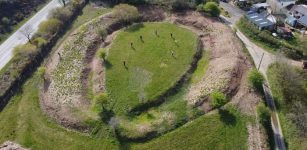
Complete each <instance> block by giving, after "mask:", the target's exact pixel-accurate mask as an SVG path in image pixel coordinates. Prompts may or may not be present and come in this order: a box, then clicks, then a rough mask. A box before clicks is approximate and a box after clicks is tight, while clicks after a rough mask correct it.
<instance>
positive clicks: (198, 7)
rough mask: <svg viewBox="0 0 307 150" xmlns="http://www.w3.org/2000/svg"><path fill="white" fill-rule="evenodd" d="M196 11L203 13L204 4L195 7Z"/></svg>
mask: <svg viewBox="0 0 307 150" xmlns="http://www.w3.org/2000/svg"><path fill="white" fill-rule="evenodd" d="M196 11H199V12H200V11H204V4H199V5H197V6H196Z"/></svg>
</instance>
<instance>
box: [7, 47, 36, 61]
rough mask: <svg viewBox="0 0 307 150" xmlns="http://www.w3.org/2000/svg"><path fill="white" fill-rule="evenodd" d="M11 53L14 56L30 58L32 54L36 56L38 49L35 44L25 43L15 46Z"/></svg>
mask: <svg viewBox="0 0 307 150" xmlns="http://www.w3.org/2000/svg"><path fill="white" fill-rule="evenodd" d="M13 53H14V56H16V57H30V58H31V59H32V58H33V57H34V56H36V54H37V53H38V50H37V48H36V46H35V45H33V44H31V43H27V44H24V45H18V46H16V47H15V48H14V51H13Z"/></svg>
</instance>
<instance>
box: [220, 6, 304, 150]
mask: <svg viewBox="0 0 307 150" xmlns="http://www.w3.org/2000/svg"><path fill="white" fill-rule="evenodd" d="M220 5H221V7H223V8H224V9H225V10H226V11H228V12H229V13H230V14H231V15H232V16H231V18H225V17H223V16H222V17H221V18H222V19H223V20H225V22H226V23H227V24H228V25H230V26H231V27H233V26H234V25H235V23H236V22H237V21H238V20H239V19H240V18H241V17H242V16H243V15H244V11H242V10H239V9H238V8H236V7H234V6H233V5H230V4H228V3H223V2H221V4H220ZM236 34H237V36H238V37H239V38H240V39H241V40H242V42H243V43H244V44H245V46H246V48H247V50H248V51H249V54H250V55H251V57H252V59H253V61H254V63H255V65H256V67H257V68H258V67H259V71H260V72H261V73H262V74H264V76H265V77H266V78H267V76H266V72H267V69H268V67H269V66H270V64H272V63H274V62H275V60H276V59H275V58H276V56H275V55H274V54H271V53H268V52H267V51H265V50H264V49H262V48H260V47H259V46H257V45H256V44H254V43H253V42H251V41H250V40H249V39H248V38H247V37H246V36H245V35H244V34H242V33H241V31H240V30H237V32H236ZM287 61H288V62H290V63H292V64H293V65H300V62H297V61H293V60H290V59H287ZM260 62H261V65H260V66H259V64H260ZM263 89H264V93H265V99H266V101H267V103H268V105H269V107H270V109H271V110H272V115H271V124H272V129H273V132H274V140H275V145H276V149H277V150H286V146H285V142H284V138H283V134H282V130H281V126H280V122H279V117H278V114H277V112H276V107H275V103H274V100H273V97H272V93H271V90H270V87H269V84H268V83H267V82H265V83H264V84H263Z"/></svg>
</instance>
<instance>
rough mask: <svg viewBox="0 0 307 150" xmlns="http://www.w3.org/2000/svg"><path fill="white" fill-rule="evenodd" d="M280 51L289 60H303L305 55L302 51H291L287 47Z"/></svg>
mask: <svg viewBox="0 0 307 150" xmlns="http://www.w3.org/2000/svg"><path fill="white" fill-rule="evenodd" d="M280 51H281V52H282V53H283V54H284V55H285V56H286V57H288V58H292V59H294V60H299V59H302V58H303V54H302V53H301V52H300V51H296V50H293V49H289V48H286V47H282V48H280Z"/></svg>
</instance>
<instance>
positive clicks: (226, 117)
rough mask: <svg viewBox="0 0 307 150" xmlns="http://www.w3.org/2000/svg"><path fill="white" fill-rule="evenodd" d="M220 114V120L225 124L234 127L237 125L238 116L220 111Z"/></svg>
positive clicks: (223, 110)
mask: <svg viewBox="0 0 307 150" xmlns="http://www.w3.org/2000/svg"><path fill="white" fill-rule="evenodd" d="M219 114H220V120H221V121H222V122H223V123H224V124H226V125H230V126H233V125H235V124H236V123H237V118H236V116H235V115H234V114H233V113H231V112H230V111H229V110H226V109H219Z"/></svg>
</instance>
